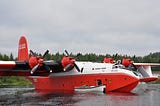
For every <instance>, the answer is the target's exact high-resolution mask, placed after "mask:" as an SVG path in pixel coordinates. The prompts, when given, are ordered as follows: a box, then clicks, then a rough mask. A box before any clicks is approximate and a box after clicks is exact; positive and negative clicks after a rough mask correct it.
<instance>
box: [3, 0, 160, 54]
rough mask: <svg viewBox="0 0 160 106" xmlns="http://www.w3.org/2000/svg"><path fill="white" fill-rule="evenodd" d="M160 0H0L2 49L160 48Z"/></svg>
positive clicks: (146, 51)
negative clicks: (21, 42)
mask: <svg viewBox="0 0 160 106" xmlns="http://www.w3.org/2000/svg"><path fill="white" fill-rule="evenodd" d="M159 5H160V0H0V52H1V53H6V54H10V53H11V52H12V53H13V54H14V56H15V55H16V54H17V46H18V39H19V38H20V36H21V35H23V34H24V35H25V36H26V37H27V39H28V42H29V48H30V49H32V50H33V51H35V52H39V53H43V52H44V51H45V50H46V49H49V50H50V52H51V53H56V52H60V53H62V52H63V51H64V49H67V50H68V51H70V52H73V53H75V54H76V53H78V52H81V53H96V54H106V53H108V54H115V53H119V54H128V55H138V56H144V55H148V54H149V53H150V52H160V6H159Z"/></svg>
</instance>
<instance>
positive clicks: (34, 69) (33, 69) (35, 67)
mask: <svg viewBox="0 0 160 106" xmlns="http://www.w3.org/2000/svg"><path fill="white" fill-rule="evenodd" d="M38 67H39V64H37V65H35V66H34V67H33V68H32V70H31V74H33V73H34V72H35V71H36V70H37V69H38Z"/></svg>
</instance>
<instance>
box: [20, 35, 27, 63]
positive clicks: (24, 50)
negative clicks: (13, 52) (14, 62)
mask: <svg viewBox="0 0 160 106" xmlns="http://www.w3.org/2000/svg"><path fill="white" fill-rule="evenodd" d="M28 59H29V55H28V44H27V39H26V37H25V36H21V37H20V40H19V45H18V61H25V60H28Z"/></svg>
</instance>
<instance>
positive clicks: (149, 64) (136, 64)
mask: <svg viewBox="0 0 160 106" xmlns="http://www.w3.org/2000/svg"><path fill="white" fill-rule="evenodd" d="M133 64H134V65H135V66H160V64H159V63H133Z"/></svg>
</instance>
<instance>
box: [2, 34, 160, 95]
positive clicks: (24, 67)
mask: <svg viewBox="0 0 160 106" xmlns="http://www.w3.org/2000/svg"><path fill="white" fill-rule="evenodd" d="M30 52H31V54H32V56H30V57H29V53H28V44H27V40H26V38H25V36H21V38H20V40H19V47H18V61H0V76H24V77H26V78H27V79H29V80H30V81H31V82H32V83H33V85H34V87H35V89H36V90H47V91H53V92H54V91H56V90H59V91H64V90H65V91H74V90H75V89H77V88H83V87H84V88H88V89H89V88H95V87H99V86H105V92H131V91H132V90H133V89H134V88H135V87H136V86H137V85H138V84H139V82H150V81H154V80H156V79H157V78H158V77H156V76H153V75H152V71H151V66H158V65H160V64H155V63H154V64H153V63H133V61H131V60H130V59H125V58H124V59H122V60H121V61H117V62H115V60H114V59H112V58H104V61H103V63H98V62H97V63H96V62H83V61H75V59H76V57H77V56H78V55H79V54H78V55H77V56H76V57H70V56H69V53H68V52H67V51H66V50H65V52H66V54H67V55H66V56H64V57H63V58H62V60H61V61H54V60H48V61H44V60H43V58H44V57H45V56H46V54H48V52H49V51H48V50H47V51H46V52H45V53H44V55H43V56H37V55H36V54H35V53H34V52H33V51H31V50H30ZM130 67H134V68H136V69H137V71H132V70H130Z"/></svg>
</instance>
